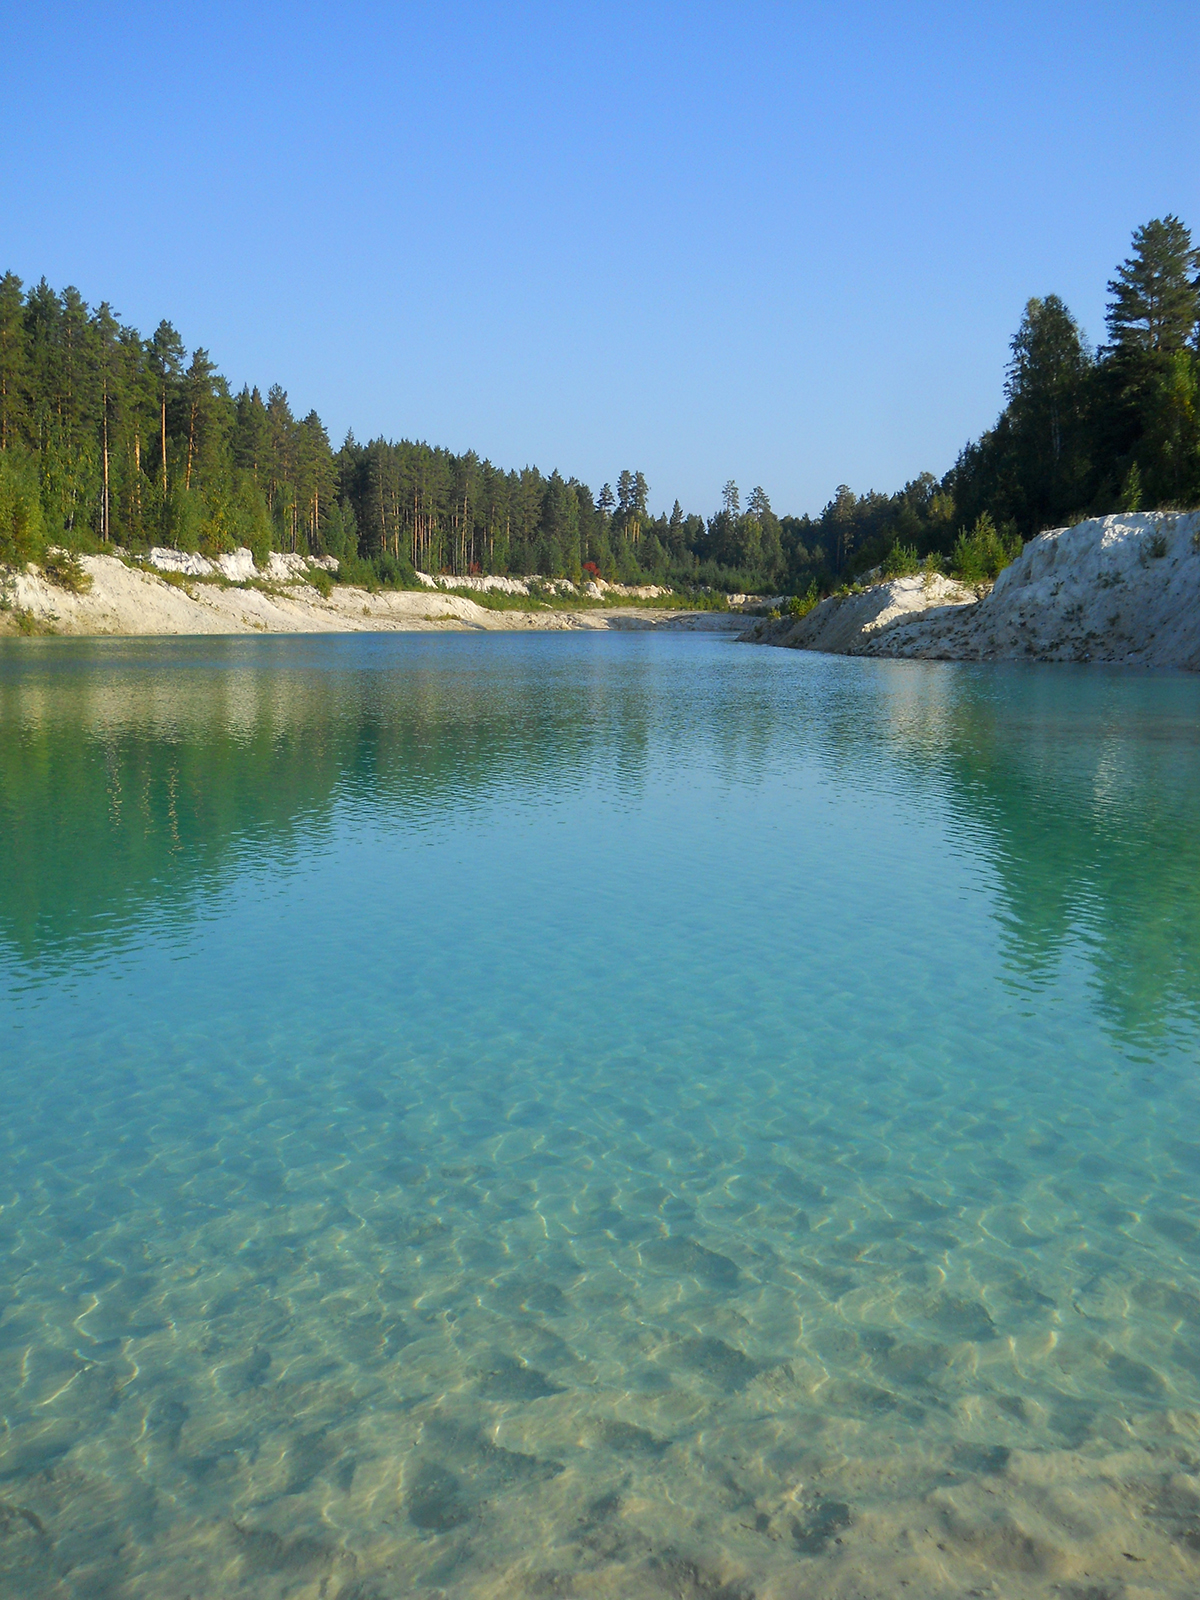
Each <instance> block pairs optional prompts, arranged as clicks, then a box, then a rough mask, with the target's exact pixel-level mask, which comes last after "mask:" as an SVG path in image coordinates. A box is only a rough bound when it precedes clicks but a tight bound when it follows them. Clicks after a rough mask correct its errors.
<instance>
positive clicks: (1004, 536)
mask: <svg viewBox="0 0 1200 1600" xmlns="http://www.w3.org/2000/svg"><path fill="white" fill-rule="evenodd" d="M1020 553H1021V536H1020V534H1018V533H1015V532H1011V531H1007V530H1005V531H1002V530H1000V529H999V528H997V527H996V524H995V523H994V522H993V521H992V519H991V517H990V516H989V515H988V513H987V512H986V511H984V512H983V513H981V515H980V516H979V517H978V519H977V520H976V523H975V526H974V527H973V528H972V529H971V531H970V533H968V532H967V531H966V529H965V528H964V529H963V530H962V531H961V532H960V533H959V536H958V538H957V539H956V540H955V541H954V553H953V555H952V556H951V558H950V566H951V570H952V571H953V573H954V575H955V576H956V577H958V578H961V579H962V581H963V582H964V583H988V582H990V581H991V580H992V579H994V578H997V577H999V575H1000V573H1001V572H1002V571H1003V570H1004V568H1005V567H1006V566H1007V565H1008V564H1009V562H1010V561H1012V560H1013V559H1014V558H1015V557H1016V556H1019V555H1020Z"/></svg>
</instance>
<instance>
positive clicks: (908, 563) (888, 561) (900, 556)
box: [881, 544, 921, 578]
mask: <svg viewBox="0 0 1200 1600" xmlns="http://www.w3.org/2000/svg"><path fill="white" fill-rule="evenodd" d="M881 570H882V572H883V576H884V577H885V578H911V577H912V576H913V575H914V574H915V573H918V572H920V570H921V558H920V556H919V555H918V554H917V550H916V546H915V545H911V544H894V545H893V546H892V548H891V549H890V550H889V551H888V553H887V555H886V556H885V557H884V560H883V566H882V569H881Z"/></svg>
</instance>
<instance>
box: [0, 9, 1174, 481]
mask: <svg viewBox="0 0 1200 1600" xmlns="http://www.w3.org/2000/svg"><path fill="white" fill-rule="evenodd" d="M1198 60H1200V6H1197V5H1196V4H1195V3H1194V0H1193V3H1191V4H1175V3H1172V0H1161V3H1157V4H1151V5H1146V4H1143V5H1132V4H1103V3H1095V4H1054V3H1048V4H1040V5H1032V4H1024V3H1021V0H1012V3H1009V4H972V3H970V0H959V3H957V4H949V3H936V0H930V3H921V0H914V3H908V4H874V5H870V4H855V3H842V4H824V3H822V4H811V5H802V4H801V5H772V4H741V5H736V6H735V5H699V4H693V5H687V6H683V5H662V4H654V3H645V4H639V5H626V4H612V3H607V0H597V3H594V4H591V5H588V6H571V5H557V6H555V5H545V4H527V5H515V4H514V5H484V4H477V5H470V4H456V3H453V0H451V3H446V4H442V5H436V6H435V5H404V4H397V5H368V4H361V3H357V0H346V3H343V4H339V5H303V4H292V5H286V6H285V5H279V4H259V5H252V6H247V5H245V4H239V5H232V4H225V3H219V0H218V3H210V4H204V5H200V6H193V7H186V8H185V7H182V6H171V5H170V4H166V5H164V4H161V3H160V4H157V5H154V6H150V5H144V4H141V3H126V4H122V5H120V6H112V5H104V6H100V5H81V4H74V5H73V4H63V5H58V6H51V5H48V4H45V3H43V4H38V5H33V4H29V3H25V0H9V3H8V4H7V5H6V6H4V7H3V9H2V12H0V139H2V143H0V151H2V155H0V270H3V269H4V268H5V267H11V268H12V269H13V270H15V271H16V272H18V273H19V274H20V275H21V276H22V277H23V278H24V279H26V280H31V279H36V278H39V277H41V276H42V275H43V274H45V276H46V277H47V278H49V280H50V281H51V283H53V284H54V285H55V286H56V287H61V286H62V285H64V284H67V283H74V284H76V285H77V286H78V287H79V289H80V290H81V291H82V293H83V295H84V297H85V298H86V299H87V300H89V301H90V302H93V303H95V302H97V301H99V300H101V299H108V300H109V301H110V302H111V303H112V305H113V306H114V308H115V309H116V310H117V311H118V312H119V313H120V314H121V315H122V317H123V318H124V319H125V320H127V321H129V322H132V323H133V324H135V325H136V326H137V327H139V328H141V329H142V331H143V332H149V331H150V330H152V329H153V327H154V326H155V325H156V324H157V322H158V321H159V319H160V318H161V317H164V316H165V317H169V318H171V320H173V321H174V322H175V324H176V325H177V327H178V328H179V330H180V332H181V334H182V335H183V337H184V340H185V342H186V343H187V344H188V346H189V348H190V347H191V346H193V345H196V344H203V345H205V346H206V347H207V348H208V349H209V350H210V352H211V353H212V355H213V357H214V359H215V360H216V361H217V362H218V364H219V366H220V367H221V369H222V370H223V371H224V372H225V373H226V375H227V376H228V377H229V379H230V381H231V382H232V383H233V384H234V386H235V387H237V386H240V385H241V384H242V382H244V381H248V382H251V383H259V384H260V385H262V386H263V387H264V389H265V387H266V386H267V385H268V384H270V383H272V382H279V383H282V384H283V386H284V387H285V388H286V389H287V390H288V391H289V394H290V395H291V398H292V402H293V405H294V406H295V408H296V409H297V410H298V411H301V412H304V411H307V410H308V409H309V408H310V407H314V406H315V407H316V409H317V410H318V411H319V412H320V413H321V415H322V417H323V418H324V419H325V421H326V423H327V425H328V427H329V429H330V433H331V435H332V436H333V438H334V440H335V443H336V442H337V441H338V440H339V439H340V438H341V436H342V435H343V434H344V432H345V430H346V429H347V428H349V427H353V428H354V430H355V432H356V433H357V434H358V436H359V437H360V438H365V437H369V436H371V435H374V434H377V433H383V434H386V435H388V436H391V437H401V436H404V437H409V438H424V439H427V440H429V441H430V442H431V443H437V444H444V445H447V446H449V447H450V448H452V449H455V450H462V449H466V448H468V447H473V448H475V449H476V450H478V451H479V452H480V453H481V454H483V455H487V456H489V457H490V458H491V459H492V460H493V461H496V462H497V463H499V464H501V465H504V466H521V465H524V464H525V463H526V462H534V463H536V464H537V465H538V466H540V467H542V468H544V469H545V470H547V471H548V470H550V469H551V468H552V467H554V466H558V467H559V468H560V469H561V470H562V471H563V472H564V473H567V474H572V473H573V474H575V475H577V476H578V477H581V478H583V479H584V480H585V481H586V482H588V483H590V484H591V486H592V488H593V489H594V490H596V489H598V488H599V486H600V484H601V483H602V482H603V481H604V480H605V479H609V480H614V479H615V478H616V475H617V473H618V472H619V471H620V469H621V468H622V467H625V466H628V467H631V468H635V469H636V468H640V469H641V470H642V471H644V472H645V473H646V476H647V478H648V479H649V481H650V485H651V504H652V507H653V508H654V509H656V510H657V509H660V508H666V507H669V506H670V503H671V501H672V500H673V499H674V498H675V496H676V495H678V497H679V499H680V500H681V501H682V502H683V504H684V506H685V508H687V509H691V510H698V511H705V512H707V511H711V510H714V509H716V507H717V505H718V502H719V495H720V487H721V484H722V483H723V482H724V481H725V480H726V479H727V478H729V477H733V478H734V479H736V480H737V482H738V483H739V484H740V485H741V486H742V488H743V491H746V490H748V489H749V488H750V487H752V486H753V485H754V484H756V483H761V484H762V485H763V486H764V487H765V488H766V489H767V492H768V493H769V495H770V496H771V500H772V503H773V504H774V506H775V508H776V509H777V510H778V511H781V512H782V511H795V512H800V511H805V510H810V511H817V510H819V509H820V507H821V505H822V504H823V503H824V502H825V501H826V500H827V499H828V498H829V497H830V495H831V494H832V493H833V491H834V488H835V487H836V485H837V484H838V483H840V482H843V481H844V482H847V483H849V484H851V485H852V486H853V487H854V488H856V489H858V490H860V491H861V490H865V489H867V488H870V487H875V488H881V489H892V488H895V487H898V486H899V485H900V484H902V483H903V482H904V481H905V479H907V478H909V477H911V476H914V475H915V474H916V473H917V472H919V471H921V470H922V469H925V468H928V469H930V470H932V471H934V472H938V473H940V472H942V471H944V470H945V469H946V468H947V467H948V466H949V465H950V464H951V463H952V461H953V459H954V457H955V455H956V454H957V451H958V449H959V447H960V446H961V445H962V444H963V443H964V442H965V440H966V439H967V438H969V437H971V436H973V435H975V434H977V433H978V432H979V431H980V430H981V429H982V428H984V427H986V426H988V425H989V424H990V423H991V422H992V421H993V420H994V417H995V415H996V412H997V410H998V409H999V406H1000V403H1001V398H1002V395H1001V386H1002V382H1003V371H1004V363H1005V360H1006V357H1007V346H1008V340H1009V339H1010V337H1011V335H1012V332H1013V330H1014V328H1015V327H1016V324H1017V321H1018V319H1019V317H1020V314H1021V308H1022V306H1023V304H1024V302H1025V300H1026V299H1027V297H1028V296H1029V295H1031V294H1044V293H1047V292H1051V291H1054V292H1057V293H1059V294H1061V295H1063V297H1064V298H1065V299H1066V300H1067V303H1068V304H1069V305H1070V306H1071V307H1072V309H1073V310H1074V311H1075V312H1076V314H1077V315H1078V316H1079V318H1080V319H1081V321H1082V322H1083V324H1084V326H1085V329H1086V331H1087V332H1088V334H1089V335H1090V336H1091V337H1092V339H1093V340H1096V339H1098V338H1101V337H1102V336H1103V314H1104V302H1105V283H1106V281H1107V279H1108V278H1109V277H1110V276H1111V274H1112V270H1113V268H1114V266H1115V265H1116V264H1117V262H1118V261H1120V260H1121V259H1122V258H1123V257H1124V256H1125V255H1126V254H1127V252H1128V248H1129V235H1130V233H1131V231H1132V229H1133V228H1134V227H1135V226H1136V225H1137V224H1138V223H1140V222H1143V221H1145V220H1147V219H1148V218H1149V217H1152V216H1157V215H1162V214H1164V213H1165V212H1168V211H1175V212H1177V213H1178V214H1180V215H1181V216H1182V217H1183V218H1184V220H1185V221H1187V222H1188V223H1190V224H1192V225H1194V226H1195V227H1196V229H1197V231H1198V232H1200V159H1198V158H1200V96H1198V95H1197V93H1196V63H1197V61H1198Z"/></svg>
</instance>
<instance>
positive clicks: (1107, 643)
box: [739, 511, 1200, 672]
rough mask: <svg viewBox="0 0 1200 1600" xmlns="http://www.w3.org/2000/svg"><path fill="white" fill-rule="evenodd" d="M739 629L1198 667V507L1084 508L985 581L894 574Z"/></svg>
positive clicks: (830, 649)
mask: <svg viewBox="0 0 1200 1600" xmlns="http://www.w3.org/2000/svg"><path fill="white" fill-rule="evenodd" d="M739 637H740V639H742V640H743V641H745V642H747V643H750V644H773V645H783V646H785V647H787V648H789V649H793V650H819V651H823V652H825V653H827V654H831V655H849V656H886V657H893V658H909V659H913V660H926V661H1071V662H1104V663H1110V664H1114V665H1123V666H1136V667H1173V668H1183V669H1186V670H1188V671H1192V672H1195V671H1200V512H1170V511H1152V512H1119V513H1116V514H1114V515H1111V516H1106V517H1092V518H1089V519H1088V520H1087V521H1084V522H1079V523H1076V524H1075V525H1074V526H1073V527H1069V528H1052V529H1049V530H1048V531H1047V532H1045V533H1042V534H1039V535H1038V537H1037V538H1035V539H1031V540H1030V541H1029V543H1028V544H1027V545H1026V546H1025V548H1024V549H1023V550H1022V552H1021V554H1020V555H1019V556H1018V557H1017V558H1016V560H1014V561H1013V562H1012V563H1011V564H1010V565H1009V566H1007V567H1006V568H1005V569H1004V570H1003V571H1002V572H1001V573H1000V576H999V577H998V578H997V579H996V581H995V583H994V584H993V585H991V586H990V588H989V587H985V586H981V587H980V588H973V587H968V586H967V585H964V584H962V583H958V582H956V581H954V580H953V579H950V578H946V577H944V576H943V575H942V574H941V573H937V572H925V573H921V574H918V575H917V576H914V577H906V578H893V579H890V580H888V581H885V582H880V583H873V584H869V585H866V586H860V587H857V588H855V589H850V590H847V591H844V592H843V593H840V594H836V595H831V596H830V597H829V598H828V599H826V600H822V601H821V602H820V603H819V604H818V605H816V606H815V607H814V608H813V609H812V610H811V611H810V612H809V613H808V614H807V615H806V616H804V617H801V618H800V619H798V620H797V619H795V618H792V617H789V616H783V617H780V618H778V619H775V618H765V619H762V620H760V621H757V622H755V623H754V624H752V625H751V626H750V627H749V628H748V629H747V630H746V631H745V632H743V633H742V634H740V635H739Z"/></svg>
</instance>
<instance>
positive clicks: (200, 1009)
mask: <svg viewBox="0 0 1200 1600" xmlns="http://www.w3.org/2000/svg"><path fill="white" fill-rule="evenodd" d="M0 1041H2V1051H0V1061H2V1065H0V1088H2V1090H3V1101H2V1118H0V1150H2V1152H3V1164H2V1165H0V1238H2V1241H3V1262H4V1269H5V1270H4V1277H3V1283H2V1286H0V1403H2V1406H3V1422H2V1430H3V1431H2V1432H0V1593H2V1594H3V1595H4V1596H6V1597H7V1596H10V1595H11V1596H21V1597H31V1600H42V1597H51V1596H53V1597H60V1596H61V1597H71V1600H75V1597H79V1600H84V1597H87V1600H91V1597H94V1596H101V1597H113V1600H116V1597H126V1596H128V1597H139V1600H142V1597H159V1596H162V1597H171V1600H174V1597H182V1596H190V1597H191V1600H210V1597H211V1600H216V1597H218V1596H221V1597H224V1596H231V1595H233V1596H236V1595H241V1594H245V1595H255V1596H261V1597H275V1596H280V1597H282V1596H285V1595H288V1596H297V1597H305V1600H307V1597H313V1600H316V1597H319V1596H320V1597H328V1600H338V1597H341V1600H392V1597H400V1596H407V1595H428V1596H433V1595H439V1594H440V1595H446V1596H464V1597H465V1596H471V1597H475V1596H497V1597H498V1596H509V1595H524V1594H528V1595H567V1596H570V1595H578V1596H606V1597H614V1600H615V1597H640V1596H643V1595H644V1596H662V1595H674V1596H683V1597H688V1600H693V1597H694V1600H735V1597H741V1600H746V1597H749V1596H751V1595H753V1596H757V1597H759V1600H766V1597H768V1596H770V1597H780V1600H783V1597H793V1596H797V1597H798V1596H804V1597H807V1596H846V1597H850V1596H879V1597H882V1596H885V1595H886V1596H889V1597H890V1596H896V1595H900V1594H902V1593H907V1594H912V1595H914V1596H943V1595H944V1596H947V1597H949V1596H954V1597H959V1596H962V1595H965V1594H971V1595H987V1596H993V1595H994V1596H1005V1597H1008V1596H1027V1595H1028V1596H1042V1595H1045V1596H1051V1595H1055V1596H1068V1597H1075V1600H1116V1597H1117V1596H1129V1597H1133V1596H1149V1595H1170V1596H1181V1597H1182V1596H1192V1595H1194V1594H1195V1593H1196V1592H1197V1590H1200V1121H1198V1119H1197V1109H1198V1103H1200V1093H1198V1090H1200V1083H1198V1078H1197V1064H1198V1055H1200V1052H1198V1049H1197V1045H1198V1041H1200V680H1197V679H1195V678H1189V677H1184V676H1168V675H1162V676H1138V675H1124V676H1122V675H1120V674H1118V673H1115V672H1114V673H1106V672H1104V671H1096V670H1085V669H1078V670H1077V669H1072V668H1065V667H1022V668H1017V667H1014V668H978V667H956V666H950V665H943V664H921V663H900V662H894V663H893V662H882V661H849V660H839V659H833V658H823V657H819V656H810V655H805V654H802V653H794V652H790V651H778V650H753V649H748V648H744V647H739V646H736V645H733V644H731V643H729V642H728V641H726V640H723V639H720V638H705V637H703V636H685V637H676V638H671V637H669V636H661V637H654V636H647V635H636V634H632V635H621V634H619V635H584V634H576V635H570V634H567V635H544V636H543V635H539V636H534V637H505V636H495V635H492V636H488V637H485V638H475V637H465V636H448V635H444V636H419V637H404V636H385V637H370V636H358V637H351V638H342V639H320V640H306V639H262V640H249V641H247V640H226V639H212V640H201V641H136V642H104V643H87V642H83V641H63V642H58V641H20V642H17V643H13V644H8V645H5V646H3V647H2V648H0Z"/></svg>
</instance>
